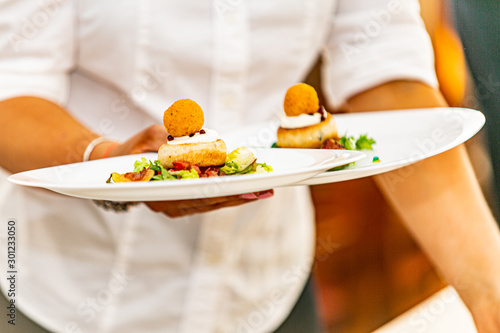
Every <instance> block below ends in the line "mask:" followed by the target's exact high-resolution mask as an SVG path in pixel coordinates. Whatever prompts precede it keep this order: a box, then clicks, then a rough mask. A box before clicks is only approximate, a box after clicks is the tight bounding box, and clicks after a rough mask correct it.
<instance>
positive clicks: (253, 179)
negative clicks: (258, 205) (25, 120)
mask: <svg viewBox="0 0 500 333" xmlns="http://www.w3.org/2000/svg"><path fill="white" fill-rule="evenodd" d="M253 150H254V153H255V156H256V157H257V162H259V163H267V164H269V165H271V166H272V168H273V169H274V171H273V172H270V173H264V174H250V175H233V176H225V177H215V178H200V179H182V180H173V181H151V182H136V183H119V184H107V183H106V180H107V179H108V177H109V175H110V174H111V173H112V172H118V173H125V172H130V171H132V170H133V166H134V162H135V161H136V160H138V159H140V158H141V157H146V158H147V159H149V160H151V161H153V160H156V159H157V154H156V153H147V154H138V155H128V156H121V157H115V158H108V159H103V160H96V161H90V162H84V163H75V164H68V165H61V166H55V167H50V168H43V169H36V170H30V171H25V172H21V173H17V174H14V175H12V176H10V177H9V178H8V180H9V181H11V182H12V183H15V184H19V185H25V186H33V187H42V188H46V189H49V190H52V191H55V192H58V193H62V194H65V195H69V196H74V197H79V198H87V199H97V200H112V201H159V200H181V199H199V198H209V197H218V196H226V195H236V194H243V193H250V192H258V191H263V190H267V189H272V188H276V187H280V186H287V185H290V184H293V183H296V182H300V181H303V180H305V179H307V178H310V177H312V176H315V175H316V174H318V173H321V172H323V171H325V170H328V169H330V168H333V167H336V166H340V165H344V164H348V163H351V162H353V161H357V160H360V159H361V158H363V157H364V156H365V154H364V153H360V152H349V151H343V150H342V151H326V150H314V149H305V150H296V149H271V148H267V149H266V148H263V149H258V148H257V149H253Z"/></svg>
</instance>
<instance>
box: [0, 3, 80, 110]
mask: <svg viewBox="0 0 500 333" xmlns="http://www.w3.org/2000/svg"><path fill="white" fill-rule="evenodd" d="M72 8H73V3H72V1H70V0H48V1H32V0H0V13H1V15H0V36H3V37H2V38H1V39H0V100H4V99H7V98H11V97H15V96H26V95H29V96H37V97H42V98H46V99H49V100H51V101H53V102H55V103H59V104H65V103H66V101H67V98H68V93H69V72H70V70H71V69H72V67H73V64H74V42H73V37H74V36H73V35H74V23H73V17H74V16H73V9H72ZM5 37H6V38H5Z"/></svg>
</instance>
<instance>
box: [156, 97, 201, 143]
mask: <svg viewBox="0 0 500 333" xmlns="http://www.w3.org/2000/svg"><path fill="white" fill-rule="evenodd" d="M204 122H205V116H204V115H203V110H202V109H201V107H200V106H199V105H198V103H196V102H195V101H192V100H190V99H180V100H178V101H176V102H175V103H174V104H172V105H171V106H170V107H169V108H168V109H167V110H166V111H165V113H164V114H163V125H165V128H166V130H167V132H168V134H170V135H172V136H173V137H179V136H186V135H191V134H194V133H196V132H198V131H199V130H201V128H202V127H203V123H204Z"/></svg>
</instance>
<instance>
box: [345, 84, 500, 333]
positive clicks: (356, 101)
mask: <svg viewBox="0 0 500 333" xmlns="http://www.w3.org/2000/svg"><path fill="white" fill-rule="evenodd" d="M445 106H447V105H446V102H445V100H444V99H443V97H442V96H441V94H440V93H439V91H437V90H435V89H433V88H430V87H428V86H426V85H424V84H421V83H418V82H408V81H394V82H389V83H386V84H383V85H381V86H378V87H375V88H373V89H370V90H367V91H365V92H362V93H360V94H358V95H356V96H354V97H352V98H350V99H349V100H348V101H347V102H346V103H345V105H344V106H343V107H342V109H343V110H345V111H347V112H360V111H378V110H391V109H408V108H428V107H445ZM406 168H407V170H406V171H407V172H399V171H398V170H395V171H391V172H388V173H385V174H381V175H377V176H375V177H374V179H375V182H376V184H377V186H378V187H379V188H380V190H381V191H382V193H383V195H384V196H385V197H386V199H387V200H388V202H389V203H390V204H391V205H392V206H393V207H394V209H395V210H396V212H398V214H400V216H401V217H402V220H403V222H404V223H405V225H406V227H407V228H408V230H409V231H410V232H411V233H412V235H413V236H414V237H415V239H416V241H417V242H418V243H419V244H420V246H421V247H422V248H423V249H424V251H425V252H426V253H427V254H428V256H429V257H430V259H431V260H432V261H433V262H434V263H435V264H436V266H437V267H438V269H439V270H440V272H441V274H443V277H444V278H445V279H446V280H447V281H448V282H449V283H450V284H451V285H453V286H454V287H455V288H456V289H457V292H458V293H459V294H460V296H461V298H462V299H463V301H464V302H465V303H466V305H467V306H468V308H469V309H470V311H471V312H472V315H473V317H474V319H475V321H476V325H477V327H478V331H479V333H486V332H488V333H490V332H491V333H493V332H500V233H499V230H498V227H497V224H496V222H495V220H494V218H493V216H492V214H491V212H490V209H489V207H488V205H487V203H486V200H485V199H484V196H483V194H482V192H481V189H480V187H479V184H478V182H477V179H476V177H475V174H474V171H473V169H472V166H471V164H470V161H469V158H468V155H467V152H466V150H465V147H464V146H463V145H460V146H458V147H456V148H454V149H452V150H449V151H447V152H444V153H442V154H439V155H437V156H434V157H431V158H428V159H425V160H423V161H421V162H417V163H416V164H414V165H411V166H408V167H406ZM402 175H404V176H402Z"/></svg>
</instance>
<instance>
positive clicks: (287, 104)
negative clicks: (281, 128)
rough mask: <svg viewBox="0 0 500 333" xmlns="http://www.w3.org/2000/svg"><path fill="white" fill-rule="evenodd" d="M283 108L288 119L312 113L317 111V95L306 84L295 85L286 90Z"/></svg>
mask: <svg viewBox="0 0 500 333" xmlns="http://www.w3.org/2000/svg"><path fill="white" fill-rule="evenodd" d="M283 107H284V109H285V113H286V115H287V116H288V117H295V116H300V115H301V114H303V113H306V114H311V113H314V112H316V111H318V109H319V98H318V93H317V92H316V90H315V89H314V88H313V87H312V86H310V85H308V84H305V83H299V84H296V85H294V86H291V87H290V88H288V90H287V92H286V94H285V101H284V104H283Z"/></svg>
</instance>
